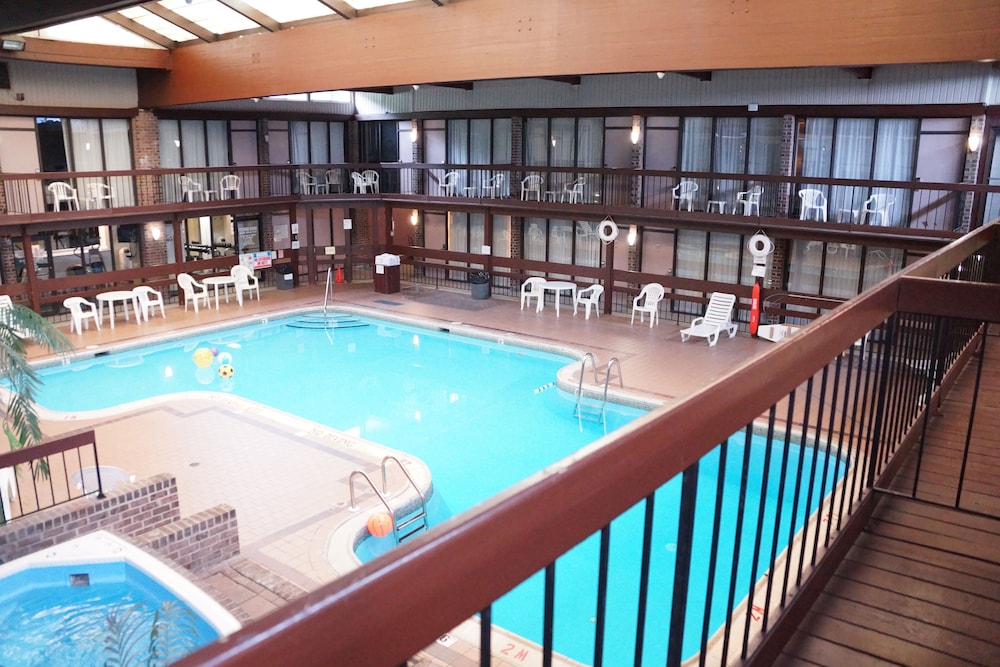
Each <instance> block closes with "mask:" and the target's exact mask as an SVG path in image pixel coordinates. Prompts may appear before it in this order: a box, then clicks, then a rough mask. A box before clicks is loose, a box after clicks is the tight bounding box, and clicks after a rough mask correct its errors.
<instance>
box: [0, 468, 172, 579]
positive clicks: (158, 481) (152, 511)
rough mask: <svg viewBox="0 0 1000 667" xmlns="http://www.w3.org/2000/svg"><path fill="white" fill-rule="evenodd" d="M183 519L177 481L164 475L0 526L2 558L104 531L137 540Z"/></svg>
mask: <svg viewBox="0 0 1000 667" xmlns="http://www.w3.org/2000/svg"><path fill="white" fill-rule="evenodd" d="M179 518H180V509H179V505H178V499H177V480H175V479H174V477H173V475H168V474H161V475H157V476H155V477H151V478H149V479H147V480H143V481H140V482H135V483H133V484H129V485H126V486H124V487H122V488H119V489H117V490H115V491H112V492H109V493H108V494H107V496H106V497H105V498H103V499H98V498H96V497H94V496H88V497H86V498H77V499H76V500H72V501H70V502H68V503H64V504H62V505H59V506H57V507H50V508H48V509H45V510H42V511H41V512H38V513H37V514H32V515H29V516H26V517H23V518H20V519H17V520H16V521H12V522H11V523H9V524H7V525H5V526H0V559H2V560H3V561H4V562H6V561H8V560H13V559H14V558H20V557H21V556H25V555H27V554H30V553H33V552H35V551H38V550H39V549H47V548H49V547H51V546H54V545H56V544H60V543H62V542H65V541H67V540H71V539H73V538H75V537H80V536H81V535H85V534H87V533H91V532H93V531H95V530H100V529H106V530H111V531H114V532H116V533H118V534H119V535H122V536H124V537H128V538H132V537H134V536H136V535H139V534H141V533H144V532H146V531H149V530H153V529H155V528H159V527H160V526H165V525H167V524H169V523H171V522H173V521H176V520H177V519H179Z"/></svg>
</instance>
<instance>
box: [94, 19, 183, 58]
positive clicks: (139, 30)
mask: <svg viewBox="0 0 1000 667" xmlns="http://www.w3.org/2000/svg"><path fill="white" fill-rule="evenodd" d="M103 18H104V20H105V21H110V22H111V23H114V24H115V25H116V26H118V27H120V28H124V29H125V30H128V31H129V32H131V33H134V34H136V35H139V36H140V37H142V38H144V39H148V40H149V41H151V42H153V43H154V44H159V45H160V46H162V47H163V48H165V49H170V48H173V47H175V46H177V42H175V41H173V40H172V39H168V38H166V37H164V36H163V35H161V34H160V33H158V32H156V31H155V30H150V29H149V28H147V27H146V26H144V25H143V24H141V23H139V22H138V21H133V20H132V19H130V18H126V17H124V16H122V15H121V14H119V13H118V12H112V13H110V14H105V15H104V16H103Z"/></svg>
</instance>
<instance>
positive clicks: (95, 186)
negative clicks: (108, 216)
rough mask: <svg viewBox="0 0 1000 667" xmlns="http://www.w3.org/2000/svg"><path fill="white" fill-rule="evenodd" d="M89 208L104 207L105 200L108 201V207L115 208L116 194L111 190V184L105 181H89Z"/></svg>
mask: <svg viewBox="0 0 1000 667" xmlns="http://www.w3.org/2000/svg"><path fill="white" fill-rule="evenodd" d="M84 201H86V202H87V208H88V209H90V208H104V202H107V203H108V208H114V206H115V196H114V194H113V193H112V192H111V186H110V185H107V184H105V183H87V198H86V199H85V200H84Z"/></svg>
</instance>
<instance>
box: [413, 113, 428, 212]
mask: <svg viewBox="0 0 1000 667" xmlns="http://www.w3.org/2000/svg"><path fill="white" fill-rule="evenodd" d="M410 122H411V123H412V124H413V125H412V130H411V132H415V133H416V141H414V142H413V161H414V162H418V163H419V162H423V161H424V127H423V123H421V122H420V121H419V120H417V119H416V118H414V119H413V120H411V121H410ZM426 176H427V174H426V172H425V171H424V170H423V169H411V170H410V188H412V192H413V194H415V195H422V194H424V193H425V192H426V191H427V190H426V182H427V178H426Z"/></svg>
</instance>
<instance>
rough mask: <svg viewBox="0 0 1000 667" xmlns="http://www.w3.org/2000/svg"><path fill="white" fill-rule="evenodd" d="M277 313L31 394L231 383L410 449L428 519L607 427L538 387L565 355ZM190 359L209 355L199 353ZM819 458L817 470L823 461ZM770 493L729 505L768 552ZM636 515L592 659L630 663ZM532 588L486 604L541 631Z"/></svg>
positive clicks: (665, 553) (591, 556) (704, 491)
mask: <svg viewBox="0 0 1000 667" xmlns="http://www.w3.org/2000/svg"><path fill="white" fill-rule="evenodd" d="M290 321H291V320H274V321H270V322H267V323H265V324H260V325H254V326H248V327H242V328H239V329H233V330H227V331H225V332H221V333H218V334H213V335H208V336H202V337H199V338H193V339H190V340H185V341H178V342H174V343H169V344H163V345H158V346H155V347H151V348H147V349H143V350H140V351H134V352H127V353H123V354H116V355H109V356H107V357H99V358H95V359H91V360H87V361H81V362H77V363H74V364H71V365H68V366H61V367H53V368H50V369H46V370H45V371H44V372H43V376H44V377H43V379H44V384H43V387H42V390H41V392H40V400H39V402H40V403H41V404H42V405H44V406H46V407H48V408H51V409H54V410H65V411H71V412H78V411H86V410H95V409H99V408H105V407H110V406H113V405H117V404H120V403H125V402H128V401H133V400H138V399H140V398H147V397H151V396H156V395H160V394H165V393H172V392H180V391H223V392H230V393H233V394H238V395H240V396H244V397H246V398H248V399H251V400H255V401H259V402H261V403H264V404H267V405H270V406H273V407H275V408H278V409H281V410H284V411H287V412H289V413H292V414H296V415H299V416H302V417H305V418H308V419H311V420H314V421H317V422H320V423H323V424H326V425H328V426H331V427H333V428H336V429H339V430H343V431H348V432H352V433H355V434H357V435H360V436H361V437H364V438H367V439H369V440H373V441H375V442H379V443H382V444H385V445H388V446H391V447H395V448H398V449H400V450H403V451H406V452H408V453H411V454H413V455H415V456H418V457H420V458H421V459H423V460H424V461H425V462H426V463H427V464H428V466H429V467H430V470H431V473H432V476H433V483H434V490H435V494H434V497H433V498H432V506H433V515H432V516H433V517H436V518H437V520H442V519H444V518H447V517H448V516H450V515H452V514H457V513H459V512H462V511H464V510H466V509H468V508H470V507H472V506H473V505H475V504H476V503H479V502H482V501H483V500H485V499H487V498H489V497H491V496H493V495H495V494H496V493H498V492H499V491H501V490H503V489H506V488H509V487H510V486H511V485H513V484H515V483H517V482H519V481H521V480H523V479H524V478H526V477H528V476H530V475H532V474H534V473H535V472H537V471H538V470H540V469H542V468H543V467H545V466H547V465H549V464H552V463H554V462H556V461H558V460H560V459H562V458H564V457H566V456H567V455H569V454H572V453H573V452H575V451H576V450H578V449H579V448H580V447H582V446H584V445H586V444H588V443H590V442H593V441H594V440H596V439H597V438H599V437H601V436H603V435H604V433H605V429H604V427H603V426H601V425H600V424H596V423H593V422H586V421H584V422H582V423H580V422H579V421H578V420H577V419H576V418H574V417H573V416H572V415H573V407H574V401H573V398H572V396H570V395H569V394H566V393H565V392H561V391H559V390H558V389H555V388H553V386H552V384H553V381H554V380H555V378H556V372H557V370H558V369H559V368H561V367H562V366H564V365H566V364H567V363H571V362H573V361H574V360H572V359H571V358H569V357H565V356H561V355H556V354H551V353H546V352H538V351H533V350H528V349H524V348H519V347H514V346H511V345H507V344H504V343H501V342H495V341H485V340H479V339H472V338H465V337H462V336H457V335H453V334H451V333H448V332H446V331H438V330H428V329H423V328H418V327H413V326H406V325H397V324H388V323H385V322H381V321H379V320H374V319H371V320H367V319H363V323H365V324H367V326H362V327H357V328H345V329H337V330H332V331H322V330H307V329H297V328H293V327H290V326H288V324H289V322H290ZM199 350H201V352H199ZM206 355H207V356H206ZM196 356H199V357H201V359H200V360H201V361H202V362H206V361H208V365H207V366H204V367H200V366H198V364H196V363H195V357H196ZM220 362H226V363H228V364H229V365H231V366H232V368H233V371H234V372H233V375H232V377H231V378H224V377H221V376H220V375H219V373H218V369H219V366H220V365H221V364H220ZM626 380H627V378H626ZM95 387H100V390H99V391H95V390H94V388H95ZM641 414H643V411H641V410H637V409H634V408H629V407H625V406H618V405H612V406H609V411H608V426H607V429H608V431H609V432H610V431H611V430H613V429H615V428H618V427H619V426H621V425H623V424H625V423H627V422H628V421H630V420H632V419H634V418H636V417H638V416H639V415H641ZM765 451H766V443H765V442H764V440H763V439H759V438H757V439H755V440H754V442H753V444H752V446H751V461H752V471H751V479H759V478H760V471H761V469H762V468H763V453H764V452H765ZM812 454H813V450H811V449H809V448H799V447H798V446H793V447H792V450H791V452H790V456H791V457H792V459H793V461H794V463H790V464H789V465H790V466H791V465H796V464H797V461H798V458H799V457H805V459H804V461H803V463H804V464H805V465H807V466H808V465H811V461H812ZM742 455H743V438H742V436H740V437H738V438H735V437H734V438H733V442H732V443H731V445H730V447H729V454H728V457H727V465H726V493H725V495H724V500H723V503H724V511H723V517H724V520H725V525H724V530H725V531H727V532H726V533H725V535H724V537H723V540H722V553H733V552H734V551H735V548H734V547H733V545H734V544H735V543H736V538H737V536H736V535H734V534H733V533H734V530H735V519H736V517H737V516H738V513H739V511H740V508H739V500H738V498H737V497H736V494H737V492H738V489H739V480H740V465H741V463H742ZM780 460H781V458H780V457H779V456H774V457H773V458H772V464H771V465H772V466H776V465H779V464H780ZM718 461H719V457H718V453H717V452H715V453H713V454H710V455H708V456H707V457H706V458H705V459H704V460H703V462H702V465H701V467H700V478H701V483H700V484H699V505H698V517H697V521H696V530H697V531H698V535H699V537H698V538H696V542H697V544H696V547H697V549H698V550H697V551H696V553H695V560H694V562H695V569H696V572H695V574H694V575H693V581H694V582H696V583H694V584H693V585H692V587H693V589H694V590H700V589H702V588H703V585H700V584H698V583H697V582H698V581H702V582H703V581H704V580H705V577H706V576H707V566H708V555H707V552H706V549H707V546H708V541H709V535H710V532H709V531H710V530H711V515H712V513H713V511H714V491H715V488H716V481H715V480H716V479H717V478H718V467H719V463H718ZM818 463H819V465H818V470H819V472H817V478H818V477H820V476H821V472H822V468H823V463H824V461H819V462H818ZM842 468H843V466H841V474H842V472H843V470H842ZM807 469H808V468H807ZM484 471H489V474H483V472H484ZM772 473H773V474H772V479H773V480H777V479H778V478H779V477H780V475H778V474H777V471H775V470H772ZM828 477H829V479H828V483H827V489H826V490H824V492H822V493H815V494H814V496H813V498H814V501H813V506H814V507H815V506H816V504H817V503H818V498H822V497H823V496H825V495H826V493H827V492H828V491H829V489H830V488H832V485H833V483H834V481H833V479H832V477H833V476H832V475H829V476H828ZM818 484H819V482H818V481H817V485H818ZM679 485H680V481H679V480H673V481H671V482H670V483H668V484H667V485H665V486H664V487H663V488H662V489H661V490H660V491H658V492H657V518H656V527H655V533H654V539H655V544H656V546H655V547H654V550H653V566H654V569H653V572H654V574H653V579H652V582H651V588H650V591H651V598H652V601H651V605H652V608H651V610H650V612H649V617H648V619H649V620H648V627H647V632H646V637H647V644H646V647H645V651H644V655H645V656H646V658H645V660H644V664H650V665H660V664H663V662H664V660H665V656H666V635H667V631H668V628H669V614H670V608H669V605H670V594H671V586H672V582H673V569H674V568H673V559H674V551H673V548H674V547H673V545H674V544H675V543H676V532H677V527H676V525H675V522H676V518H675V516H674V515H675V514H676V507H677V504H678V502H679V500H678V499H679V495H680V492H679ZM775 496H776V491H775V489H774V488H771V489H768V490H767V493H762V489H760V488H756V489H754V488H750V489H749V490H748V495H747V501H746V503H745V505H744V507H743V510H742V511H743V513H744V521H745V524H744V530H745V533H744V534H745V535H747V536H750V535H752V534H753V533H754V531H755V530H756V520H757V508H758V507H759V503H760V502H761V499H764V502H765V503H766V504H765V519H764V526H765V531H766V533H767V537H766V539H765V541H766V543H767V544H770V535H771V534H772V533H771V532H770V531H773V529H774V528H775V527H778V528H779V536H780V540H779V546H778V549H779V550H780V549H782V548H783V546H784V542H785V540H786V538H787V534H788V521H789V520H790V515H791V510H792V507H793V503H792V502H790V501H786V503H785V507H784V508H783V509H782V510H781V512H778V510H777V508H776V507H775V505H776V503H775V502H774V497H775ZM797 502H798V504H799V511H798V517H799V520H801V517H802V516H803V515H804V514H805V515H807V514H808V511H806V509H807V508H805V507H804V505H805V499H804V493H803V497H802V498H799V499H798V501H797ZM642 520H643V510H642V509H641V508H633V509H632V510H630V511H629V512H627V513H626V514H625V515H623V516H622V517H620V518H619V519H617V520H616V521H615V523H614V524H613V528H612V565H613V569H612V571H611V574H610V582H609V597H610V600H609V605H610V606H609V610H610V611H609V614H610V618H612V619H614V618H622V619H625V620H626V622H621V623H615V622H614V621H613V620H612V622H611V623H610V624H609V635H608V637H607V640H606V641H607V648H606V654H605V664H611V665H618V664H631V661H632V658H631V656H632V655H634V648H635V647H634V646H633V645H632V643H631V642H632V641H633V636H632V635H633V633H632V632H631V631H630V628H631V627H632V624H633V623H634V619H635V617H636V613H637V611H636V604H637V600H636V596H637V587H638V585H637V581H638V572H639V554H640V546H641V535H642ZM385 544H386V541H384V540H369V541H367V542H366V543H365V544H364V545H363V549H362V552H363V553H362V554H361V555H362V558H366V557H371V556H372V555H373V554H376V553H378V552H379V551H380V550H381V549H383V548H384V546H385ZM522 548H525V549H530V548H531V545H523V546H522ZM596 553H597V538H596V537H594V538H592V539H591V540H588V541H587V542H585V543H584V544H582V545H580V546H579V547H577V548H576V549H574V550H573V551H572V552H570V554H568V555H567V556H564V557H563V558H561V559H560V560H559V563H558V566H557V585H556V590H557V603H556V604H557V608H556V622H557V626H556V630H555V643H556V650H557V651H558V652H560V653H563V654H565V655H568V656H570V657H572V658H574V659H576V660H579V661H580V662H583V663H585V664H589V663H590V661H591V660H592V657H593V633H594V623H593V620H592V618H593V616H594V614H595V609H596V581H597V572H596V567H597V559H596ZM751 556H752V549H750V548H744V549H743V550H742V552H741V560H740V563H739V565H738V576H739V581H740V584H739V588H738V590H737V595H736V602H739V601H740V600H741V599H742V598H743V597H744V596H745V595H746V593H747V591H748V590H749V587H750V585H751V582H752V581H755V580H756V579H757V578H758V577H759V576H760V574H762V572H761V571H760V568H757V571H756V572H751V570H752V569H753V568H752V567H751V563H750V558H751ZM731 568H732V563H729V562H724V563H720V564H719V566H718V568H717V572H716V581H717V582H721V581H724V582H726V583H727V584H728V581H729V572H730V570H731ZM699 577H700V579H699ZM541 595H542V583H541V576H537V577H534V578H533V579H532V580H530V581H528V582H526V583H525V584H524V585H522V586H520V587H519V588H518V589H516V590H515V591H513V592H512V593H511V594H509V595H507V596H506V597H504V598H503V599H502V600H501V601H499V602H498V603H497V604H496V605H495V607H494V611H493V614H494V617H493V620H494V622H495V623H496V624H497V625H499V626H501V627H504V628H507V629H509V630H511V631H513V632H515V633H517V634H519V635H521V636H524V637H527V638H530V639H533V640H535V641H540V638H541V633H542V621H541V613H542V605H541ZM727 602H728V601H727V599H726V596H725V595H722V594H717V595H716V596H715V597H714V599H713V602H712V606H711V623H712V627H713V628H716V627H719V626H720V625H721V624H722V623H723V622H724V620H725V618H726V617H727V616H728V614H729V610H728V604H727ZM704 606H705V604H704V600H702V601H700V602H699V601H697V600H693V601H692V602H691V604H690V607H689V609H690V613H691V614H692V618H698V619H700V618H701V617H702V615H703V611H704ZM695 626H698V627H700V623H697V624H693V625H692V628H694V627H695ZM698 639H699V637H698V634H697V632H693V633H689V636H687V637H686V638H685V655H692V654H693V653H694V652H695V651H696V650H697V646H698Z"/></svg>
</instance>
